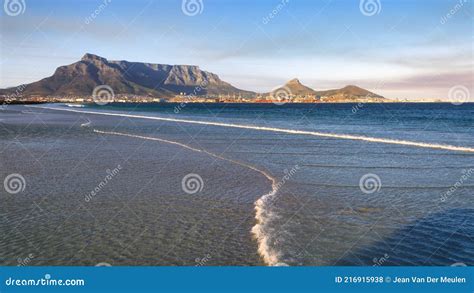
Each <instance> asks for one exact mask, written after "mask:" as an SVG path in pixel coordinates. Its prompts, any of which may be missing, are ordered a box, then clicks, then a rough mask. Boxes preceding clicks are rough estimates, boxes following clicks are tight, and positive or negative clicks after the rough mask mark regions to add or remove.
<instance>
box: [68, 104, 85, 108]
mask: <svg viewBox="0 0 474 293" xmlns="http://www.w3.org/2000/svg"><path fill="white" fill-rule="evenodd" d="M66 106H68V107H70V108H84V105H82V104H66Z"/></svg>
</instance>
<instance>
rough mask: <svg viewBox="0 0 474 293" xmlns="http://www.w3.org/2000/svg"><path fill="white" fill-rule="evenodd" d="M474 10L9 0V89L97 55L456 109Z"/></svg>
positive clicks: (255, 87)
mask: <svg viewBox="0 0 474 293" xmlns="http://www.w3.org/2000/svg"><path fill="white" fill-rule="evenodd" d="M473 1H474V0H416V1H414V0H254V1H251V0H174V1H173V0H134V1H126V0H82V1H79V0H68V1H64V0H3V2H4V3H3V4H4V5H3V7H2V8H3V9H1V11H0V25H1V27H0V42H1V45H0V56H1V61H0V77H1V78H0V88H5V87H10V86H18V85H20V84H25V83H30V82H33V81H37V80H40V79H42V78H44V77H47V76H50V75H52V74H53V72H54V70H55V69H56V68H57V67H58V66H61V65H66V64H71V63H74V62H77V61H78V60H79V59H80V58H81V57H82V56H83V55H84V54H85V53H86V52H88V53H93V54H97V55H100V56H102V57H105V58H107V59H109V60H128V61H143V62H149V63H164V64H192V65H198V66H200V68H201V69H203V70H206V71H210V72H213V73H216V74H218V75H219V76H220V77H221V79H223V80H225V81H227V82H229V83H231V84H232V85H234V86H236V87H239V88H242V89H246V90H252V91H257V92H266V91H269V90H272V89H273V88H275V87H277V86H279V85H282V84H284V83H285V82H286V81H288V80H290V79H293V78H298V79H299V80H300V81H301V82H302V83H303V84H305V85H307V86H309V87H312V88H314V89H316V90H324V89H332V88H340V87H343V86H345V85H348V84H354V85H358V86H361V87H363V88H367V89H369V90H372V91H374V92H376V93H378V94H382V95H384V96H385V97H388V98H397V99H417V100H418V99H433V98H439V99H444V100H446V99H447V98H448V95H449V94H448V93H449V92H450V90H451V89H453V88H457V89H459V88H464V89H467V90H468V95H469V97H470V99H471V100H474V97H473V96H474V53H473V52H474V3H473ZM7 2H17V3H19V5H20V6H19V7H21V9H20V12H19V13H18V11H15V10H14V9H13V8H12V7H13V6H11V5H7V4H12V3H7ZM190 2H191V3H190ZM13 4H16V3H13ZM196 7H197V10H193V8H196ZM15 14H18V15H15ZM471 93H472V94H471Z"/></svg>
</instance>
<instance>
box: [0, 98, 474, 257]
mask: <svg viewBox="0 0 474 293" xmlns="http://www.w3.org/2000/svg"><path fill="white" fill-rule="evenodd" d="M177 106H179V108H177ZM55 107H61V106H57V105H56V106H55ZM354 107H356V108H354ZM61 108H62V109H70V108H67V107H61ZM25 109H26V108H25V107H22V106H10V107H9V108H8V109H7V110H6V111H2V112H1V113H0V115H2V117H1V118H2V121H0V125H1V131H2V132H1V133H0V151H1V153H0V155H1V158H2V160H1V161H0V164H1V167H2V173H1V174H0V175H2V176H1V177H2V178H4V177H6V176H7V175H8V174H11V173H20V174H22V175H23V176H24V177H25V179H26V188H25V191H24V192H22V193H19V194H15V195H11V194H8V193H6V192H2V194H1V200H2V203H5V204H2V205H1V208H0V209H1V210H0V213H1V214H2V216H3V218H2V222H1V226H0V229H1V230H2V231H1V232H2V235H7V236H5V237H4V238H2V240H1V242H0V247H1V248H2V249H1V250H0V251H1V252H0V257H1V259H2V261H3V263H4V264H9V265H15V264H17V263H18V258H22V257H25V256H27V255H28V254H33V255H34V256H35V257H34V259H33V260H32V261H31V264H32V265H40V264H53V265H55V264H71V265H73V264H86V265H94V264H96V263H99V262H107V263H111V264H113V265H127V264H131V265H140V264H152V265H262V264H264V261H265V260H266V261H267V264H268V263H269V261H268V259H270V260H271V263H270V264H277V263H285V264H289V265H451V264H453V263H459V262H462V263H465V264H472V259H473V254H474V244H473V243H474V242H473V241H472V238H474V228H473V226H472V215H473V213H472V211H473V206H472V205H473V204H472V195H473V191H474V187H473V186H474V180H473V179H472V178H471V172H470V170H471V169H472V168H474V155H473V154H472V153H467V152H458V151H450V150H439V149H430V148H419V147H414V146H405V145H395V144H382V143H373V142H367V141H358V140H351V139H337V138H330V137H315V136H308V135H301V134H292V133H277V132H271V131H262V130H256V129H240V128H229V127H221V126H215V125H196V124H189V123H176V122H172V121H157V120H146V119H139V118H131V117H119V116H103V115H95V114H83V113H82V114H81V113H74V112H66V111H55V110H47V109H41V108H29V111H31V112H32V113H28V112H25V113H22V112H21V111H25ZM177 109H178V110H179V111H176V110H177ZM354 109H356V110H354ZM74 110H77V111H98V112H107V113H128V114H130V113H131V114H133V115H145V116H153V117H166V118H174V119H185V120H199V121H209V122H216V123H234V124H243V125H256V126H265V127H278V128H285V129H293V130H305V131H318V132H324V133H333V134H334V133H336V134H350V135H362V136H366V137H377V138H388V139H397V140H410V141H416V142H422V143H431V144H444V145H445V144H449V145H453V146H463V147H474V130H473V125H474V123H473V122H474V121H473V120H474V115H473V114H474V106H473V105H472V104H465V105H462V106H454V105H447V104H405V105H400V104H384V105H375V104H371V105H362V106H360V105H347V104H346V105H342V104H339V105H283V106H276V105H213V104H207V105H198V104H186V105H184V106H182V105H171V104H155V105H136V104H113V105H107V106H105V107H98V106H91V107H85V108H74ZM176 112H178V113H176ZM88 121H91V123H90V125H89V127H81V126H80V125H81V124H83V123H87V122H88ZM94 129H96V130H99V131H102V132H109V133H110V132H115V133H122V134H128V135H135V136H138V137H130V136H123V135H114V134H106V133H97V132H94V131H93V130H94ZM143 138H158V139H161V140H167V141H172V142H178V143H181V144H185V145H186V146H189V147H191V148H193V149H195V150H201V151H195V150H192V149H188V148H186V147H183V146H180V145H176V144H171V143H169V142H164V141H156V140H155V141H154V140H147V139H143ZM203 151H207V152H211V153H212V154H216V155H218V156H220V157H222V158H223V159H220V158H217V157H215V156H211V155H209V154H208V153H206V152H203ZM229 160H231V161H229ZM235 162H237V163H235ZM239 163H241V164H239ZM119 164H120V165H121V167H122V169H121V170H120V172H119V173H118V174H117V175H115V176H114V177H113V178H112V179H111V180H110V182H108V183H107V184H106V185H105V187H103V188H102V189H101V190H100V192H99V193H98V194H97V195H96V196H94V197H93V198H92V200H90V201H89V202H87V201H86V200H85V198H84V197H85V196H86V195H87V194H89V193H90V191H91V190H93V189H94V188H95V187H96V186H98V184H100V182H101V181H102V180H103V178H104V177H105V176H106V175H107V171H106V170H107V169H109V170H112V169H114V168H116V167H117V165H119ZM248 166H250V167H253V168H255V169H257V170H254V169H251V168H249V167H248ZM259 171H263V172H266V173H268V174H269V175H270V177H271V178H273V179H274V181H275V182H276V183H277V185H278V190H277V192H276V193H275V195H274V196H272V198H271V199H270V200H268V201H266V202H264V205H263V206H262V207H263V208H264V209H263V211H262V214H261V215H260V216H261V217H262V218H261V219H255V216H256V210H255V202H256V201H257V200H258V199H259V198H260V197H262V196H263V195H265V194H268V193H269V192H270V191H271V190H272V182H271V180H269V178H266V177H265V176H264V175H262V173H259ZM189 173H195V174H199V175H200V176H201V177H202V179H203V185H204V187H203V189H202V191H201V192H199V193H197V194H192V195H190V194H187V193H186V192H184V191H183V189H182V186H181V180H182V178H183V177H184V176H185V175H186V174H189ZM366 174H374V175H376V176H377V178H379V181H378V182H377V183H376V186H375V189H374V190H372V189H371V188H372V187H371V186H368V187H367V188H368V189H369V191H374V192H373V193H364V192H363V190H362V188H361V187H360V186H359V183H360V180H361V178H362V177H363V176H364V175H366ZM285 175H286V177H285ZM463 175H464V176H465V177H467V179H465V180H462V179H461V178H463V177H462V176H463ZM472 177H474V174H472ZM372 178H374V177H373V176H372ZM369 179H370V177H369ZM460 180H462V184H456V183H457V182H459V181H460ZM369 183H370V182H369ZM454 185H456V186H457V187H456V188H455V191H454V192H452V193H449V195H447V192H448V191H449V190H450V188H452V187H453V186H454ZM259 223H260V232H261V233H260V235H261V236H262V235H263V236H264V237H263V238H259V239H255V236H256V234H255V233H252V229H254V230H255V228H254V227H255V226H256V225H257V224H259ZM254 232H255V231H254ZM262 243H263V244H265V245H263V246H262ZM262 247H263V248H264V249H265V251H262ZM259 248H260V249H259ZM259 253H260V254H259Z"/></svg>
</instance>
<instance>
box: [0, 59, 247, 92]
mask: <svg viewBox="0 0 474 293" xmlns="http://www.w3.org/2000/svg"><path fill="white" fill-rule="evenodd" d="M104 84H106V85H108V86H110V87H111V88H112V89H113V90H114V93H115V94H129V95H142V96H152V97H159V98H170V97H172V96H174V95H176V94H180V93H185V94H187V95H189V94H193V93H194V94H195V95H206V94H208V95H209V94H215V95H219V94H220V95H225V94H238V95H242V96H252V97H253V96H254V95H255V93H253V92H250V91H244V90H240V89H238V88H236V87H234V86H232V85H231V84H229V83H227V82H225V81H222V80H221V79H220V78H219V76H217V75H216V74H214V73H211V72H207V71H203V70H201V69H200V68H199V67H198V66H192V65H166V64H152V63H140V62H128V61H109V60H107V59H105V58H103V57H100V56H97V55H93V54H85V55H84V57H82V59H81V60H80V61H78V62H76V63H73V64H70V65H66V66H61V67H59V68H57V69H56V71H55V72H54V74H53V75H52V76H50V77H47V78H44V79H42V80H40V81H37V82H33V83H30V84H27V85H26V87H25V88H24V90H23V91H22V95H23V96H32V95H41V96H69V95H75V96H91V94H92V91H93V90H94V88H95V87H96V86H98V85H104ZM197 87H199V88H200V90H196V88H197ZM12 91H15V88H10V89H5V90H2V91H1V92H0V93H2V94H9V93H10V92H12Z"/></svg>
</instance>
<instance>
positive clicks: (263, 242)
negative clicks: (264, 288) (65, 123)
mask: <svg viewBox="0 0 474 293" xmlns="http://www.w3.org/2000/svg"><path fill="white" fill-rule="evenodd" d="M94 132H95V133H100V134H107V135H120V136H127V137H133V138H140V139H146V140H153V141H159V142H164V143H168V144H173V145H177V146H180V147H183V148H186V149H188V150H191V151H195V152H200V153H205V154H208V155H210V156H212V157H215V158H217V159H221V160H224V161H228V162H231V163H234V164H237V165H240V166H243V167H246V168H248V169H251V170H253V171H256V172H258V173H260V174H262V175H263V176H265V177H266V178H267V179H268V180H269V181H270V182H271V184H272V190H271V191H270V192H269V193H267V194H264V195H263V196H262V197H260V198H259V199H258V200H257V201H256V202H255V219H256V221H257V223H256V224H255V226H253V227H252V233H253V235H254V237H255V239H256V240H257V243H258V253H259V254H260V256H261V257H262V259H263V261H264V262H265V263H266V264H268V265H271V266H273V265H286V264H284V263H282V262H280V260H279V259H278V257H279V255H280V253H279V252H278V251H277V250H276V249H274V248H272V247H271V245H270V243H271V240H270V237H271V235H270V234H269V232H268V230H269V222H270V221H271V217H272V215H271V213H270V212H269V211H268V209H269V207H268V205H270V202H271V201H272V199H273V198H274V197H275V196H276V193H277V191H278V187H277V180H276V179H275V178H274V177H272V176H271V175H270V174H268V173H267V172H265V171H263V170H260V169H258V168H256V167H254V166H252V165H249V164H246V163H243V162H239V161H236V160H232V159H229V158H226V157H223V156H221V155H218V154H215V153H212V152H209V151H207V150H204V149H197V148H194V147H191V146H189V145H186V144H183V143H180V142H176V141H171V140H166V139H161V138H156V137H150V136H142V135H135V134H128V133H122V132H115V131H101V130H97V129H94Z"/></svg>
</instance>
